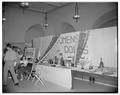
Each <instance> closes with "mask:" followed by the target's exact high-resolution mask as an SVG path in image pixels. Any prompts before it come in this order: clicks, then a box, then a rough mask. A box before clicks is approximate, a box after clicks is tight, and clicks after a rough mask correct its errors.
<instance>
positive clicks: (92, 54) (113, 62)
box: [86, 27, 117, 68]
mask: <svg viewBox="0 0 120 95" xmlns="http://www.w3.org/2000/svg"><path fill="white" fill-rule="evenodd" d="M87 46H88V55H86V58H88V59H89V60H90V61H91V63H92V64H93V65H95V66H99V63H100V58H101V57H102V58H103V62H104V65H105V67H115V68H117V27H108V28H101V29H95V30H90V35H89V38H88V42H87Z"/></svg>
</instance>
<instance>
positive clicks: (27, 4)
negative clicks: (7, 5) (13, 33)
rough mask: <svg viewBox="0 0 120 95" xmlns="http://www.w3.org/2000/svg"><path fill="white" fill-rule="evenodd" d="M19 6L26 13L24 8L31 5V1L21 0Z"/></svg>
mask: <svg viewBox="0 0 120 95" xmlns="http://www.w3.org/2000/svg"><path fill="white" fill-rule="evenodd" d="M19 6H20V7H21V8H22V9H23V13H24V10H25V9H27V8H28V7H29V3H28V2H21V3H20V5H19Z"/></svg>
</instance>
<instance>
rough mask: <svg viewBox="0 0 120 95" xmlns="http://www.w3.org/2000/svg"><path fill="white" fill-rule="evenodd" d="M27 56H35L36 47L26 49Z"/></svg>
mask: <svg viewBox="0 0 120 95" xmlns="http://www.w3.org/2000/svg"><path fill="white" fill-rule="evenodd" d="M25 55H26V58H34V57H35V48H27V49H26V50H25Z"/></svg>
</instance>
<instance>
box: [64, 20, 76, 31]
mask: <svg viewBox="0 0 120 95" xmlns="http://www.w3.org/2000/svg"><path fill="white" fill-rule="evenodd" d="M62 30H63V31H62V33H69V32H74V31H76V30H75V28H74V27H73V26H72V25H71V24H69V23H67V22H64V23H62Z"/></svg>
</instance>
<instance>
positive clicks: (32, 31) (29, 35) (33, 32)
mask: <svg viewBox="0 0 120 95" xmlns="http://www.w3.org/2000/svg"><path fill="white" fill-rule="evenodd" d="M42 36H44V30H43V29H42V26H41V25H40V24H34V25H32V26H31V27H30V28H28V30H27V31H26V34H25V42H31V41H32V40H33V38H36V37H42Z"/></svg>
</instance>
